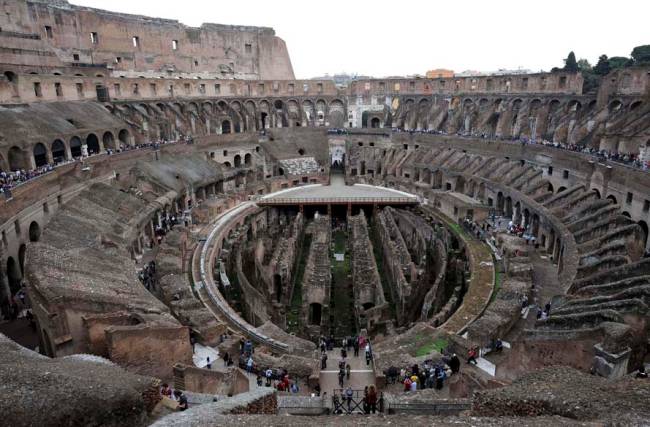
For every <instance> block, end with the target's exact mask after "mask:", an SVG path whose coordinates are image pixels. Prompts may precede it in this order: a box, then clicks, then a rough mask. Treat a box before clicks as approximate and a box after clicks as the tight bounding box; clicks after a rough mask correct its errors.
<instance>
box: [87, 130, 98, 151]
mask: <svg viewBox="0 0 650 427" xmlns="http://www.w3.org/2000/svg"><path fill="white" fill-rule="evenodd" d="M86 145H87V146H88V154H89V155H90V154H99V139H97V135H95V134H94V133H91V134H89V135H88V136H87V137H86Z"/></svg>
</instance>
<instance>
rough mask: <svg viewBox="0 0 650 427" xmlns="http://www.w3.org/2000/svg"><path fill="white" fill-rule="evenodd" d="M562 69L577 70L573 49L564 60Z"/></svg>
mask: <svg viewBox="0 0 650 427" xmlns="http://www.w3.org/2000/svg"><path fill="white" fill-rule="evenodd" d="M564 70H565V71H571V72H576V71H578V61H576V54H575V53H573V51H571V52H569V56H567V57H566V59H565V60H564Z"/></svg>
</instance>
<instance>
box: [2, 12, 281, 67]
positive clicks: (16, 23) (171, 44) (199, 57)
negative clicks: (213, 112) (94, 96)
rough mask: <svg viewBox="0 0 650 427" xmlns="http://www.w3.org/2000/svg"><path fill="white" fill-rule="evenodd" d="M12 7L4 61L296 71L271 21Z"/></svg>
mask: <svg viewBox="0 0 650 427" xmlns="http://www.w3.org/2000/svg"><path fill="white" fill-rule="evenodd" d="M4 7H5V10H6V13H5V14H3V16H2V17H1V18H0V26H2V28H3V33H5V32H6V33H7V34H3V36H4V37H3V39H5V41H6V43H7V44H8V47H10V48H11V49H5V50H4V51H3V52H1V55H0V62H3V63H8V64H16V65H21V66H23V67H24V68H27V69H32V70H39V68H40V67H43V66H50V67H65V66H75V65H76V66H79V67H82V66H91V67H95V68H97V69H103V70H104V72H103V74H106V73H109V72H113V73H116V74H118V75H119V74H122V73H123V74H124V75H129V73H133V74H135V73H141V74H144V75H147V74H154V75H156V77H157V75H158V74H162V75H169V74H177V73H180V74H185V75H190V76H192V75H200V74H202V73H206V74H212V75H219V76H223V77H233V76H237V77H244V78H262V79H263V78H269V79H292V78H293V69H292V66H291V61H290V60H289V54H288V52H287V47H286V45H285V43H284V41H283V40H282V39H280V38H279V37H277V36H275V32H274V31H273V30H272V29H271V28H263V27H245V26H232V25H219V24H203V25H202V26H201V27H199V28H192V27H187V26H185V25H183V24H181V23H179V22H178V21H174V20H169V19H160V18H150V17H145V16H137V15H127V14H121V13H115V12H109V11H105V10H98V9H92V8H88V7H80V6H75V5H71V4H69V3H68V2H67V1H60V2H56V3H54V2H47V3H45V2H39V1H24V0H12V1H9V2H7V3H6V4H5V6H4ZM136 75H137V74H136Z"/></svg>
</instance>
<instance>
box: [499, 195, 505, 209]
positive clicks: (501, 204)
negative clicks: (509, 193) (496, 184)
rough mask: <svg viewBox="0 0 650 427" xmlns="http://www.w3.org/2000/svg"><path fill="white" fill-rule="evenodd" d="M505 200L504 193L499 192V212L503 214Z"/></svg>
mask: <svg viewBox="0 0 650 427" xmlns="http://www.w3.org/2000/svg"><path fill="white" fill-rule="evenodd" d="M504 204H505V200H504V199H503V193H502V192H501V191H499V192H498V193H497V211H499V212H503V208H504Z"/></svg>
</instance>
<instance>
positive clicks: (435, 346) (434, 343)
mask: <svg viewBox="0 0 650 427" xmlns="http://www.w3.org/2000/svg"><path fill="white" fill-rule="evenodd" d="M415 339H416V341H421V340H422V341H423V342H421V343H420V346H419V347H418V348H417V349H416V350H415V357H422V356H426V355H428V354H430V353H431V352H432V351H434V350H435V351H437V352H438V353H442V350H443V349H444V348H445V347H447V345H448V343H447V340H445V339H444V338H438V339H436V340H433V339H431V338H425V337H422V336H421V335H416V337H415Z"/></svg>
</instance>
